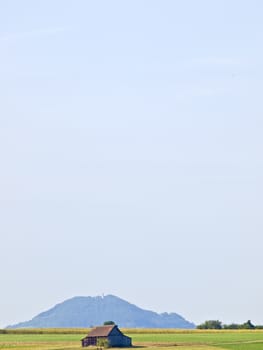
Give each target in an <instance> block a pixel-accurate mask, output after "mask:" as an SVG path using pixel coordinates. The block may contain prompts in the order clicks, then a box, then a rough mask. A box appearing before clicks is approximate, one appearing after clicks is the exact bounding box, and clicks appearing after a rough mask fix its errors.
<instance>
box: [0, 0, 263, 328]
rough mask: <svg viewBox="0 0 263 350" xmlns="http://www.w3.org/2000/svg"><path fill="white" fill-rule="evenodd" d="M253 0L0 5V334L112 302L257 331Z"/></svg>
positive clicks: (258, 119)
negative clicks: (65, 308)
mask: <svg viewBox="0 0 263 350" xmlns="http://www.w3.org/2000/svg"><path fill="white" fill-rule="evenodd" d="M262 11H263V3H262V1H261V0H250V1H247V0H246V1H245V0H227V1H226V0H213V1H210V0H199V1H196V0H184V1H179V0H161V1H160V0H159V1H156V0H126V1H121V0H119V1H118V0H111V1H108V0H96V1H85V0H74V1H73V0H72V1H69V0H45V1H34V0H31V1H30V0H24V1H20V0H0V164H1V167H0V170H1V171H0V217H1V218H0V238H1V245H0V248H1V250H0V252H1V253H0V266H1V288H0V290H1V292H0V295H1V298H0V327H5V326H7V325H8V324H12V323H16V322H19V321H24V320H28V319H31V318H32V317H33V316H35V315H36V314H38V313H40V312H42V311H44V310H47V309H48V308H50V307H52V306H53V305H55V304H57V303H59V302H62V301H63V300H65V299H67V298H70V297H73V296H80V295H82V296H95V295H102V294H103V293H104V294H114V295H117V296H119V297H121V298H124V299H126V300H128V301H129V302H131V303H134V304H136V305H138V306H140V307H143V308H146V309H150V310H154V311H158V312H164V311H167V312H177V313H179V314H181V315H182V316H184V317H185V318H187V319H188V320H190V321H193V322H195V323H197V324H198V323H201V322H203V321H205V320H207V319H219V320H221V321H222V322H224V323H230V322H245V321H247V320H248V319H250V320H252V322H253V323H256V324H263V298H262V292H263V279H262V276H261V275H262V264H263V256H262V246H263V235H262V233H263V223H262V212H263V200H262V198H263V187H262V176H263V159H262V150H263V138H262V133H263V118H262V115H263V114H262V112H263V108H262V91H263V79H262V78H263V46H262V36H263V22H262Z"/></svg>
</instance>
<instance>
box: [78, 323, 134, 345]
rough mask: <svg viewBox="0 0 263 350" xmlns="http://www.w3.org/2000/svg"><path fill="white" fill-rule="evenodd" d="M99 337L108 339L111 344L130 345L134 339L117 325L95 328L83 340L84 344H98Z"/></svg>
mask: <svg viewBox="0 0 263 350" xmlns="http://www.w3.org/2000/svg"><path fill="white" fill-rule="evenodd" d="M98 339H107V340H108V342H109V345H110V346H113V347H114V346H116V347H130V346H132V340H131V338H130V337H127V336H126V335H124V334H123V333H122V332H121V331H120V330H119V328H118V326H116V325H110V326H101V327H96V328H93V329H92V330H91V331H90V332H89V334H88V335H87V336H86V337H85V338H83V339H82V340H81V343H82V346H89V345H93V346H96V345H97V340H98Z"/></svg>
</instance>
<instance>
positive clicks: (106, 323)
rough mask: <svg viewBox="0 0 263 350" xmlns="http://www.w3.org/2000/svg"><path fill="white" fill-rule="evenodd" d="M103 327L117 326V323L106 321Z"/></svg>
mask: <svg viewBox="0 0 263 350" xmlns="http://www.w3.org/2000/svg"><path fill="white" fill-rule="evenodd" d="M103 325H104V326H111V325H115V322H113V321H105V322H104V323H103Z"/></svg>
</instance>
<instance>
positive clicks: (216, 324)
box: [196, 320, 222, 329]
mask: <svg viewBox="0 0 263 350" xmlns="http://www.w3.org/2000/svg"><path fill="white" fill-rule="evenodd" d="M196 328H198V329H222V323H221V322H220V321H218V320H209V321H205V322H204V323H202V324H200V325H199V326H197V327H196Z"/></svg>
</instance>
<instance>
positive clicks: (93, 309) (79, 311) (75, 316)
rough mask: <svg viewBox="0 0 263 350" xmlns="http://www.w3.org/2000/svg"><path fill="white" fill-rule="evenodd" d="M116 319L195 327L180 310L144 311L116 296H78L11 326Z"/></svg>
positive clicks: (129, 324)
mask: <svg viewBox="0 0 263 350" xmlns="http://www.w3.org/2000/svg"><path fill="white" fill-rule="evenodd" d="M107 320H113V321H115V322H116V324H118V325H119V326H120V327H127V328H129V327H130V328H137V327H138V328H194V327H195V325H194V324H193V323H191V322H188V321H186V320H185V319H184V318H183V317H182V316H180V315H178V314H176V313H162V314H158V313H156V312H153V311H148V310H143V309H141V308H139V307H137V306H136V305H133V304H130V303H128V302H127V301H125V300H123V299H120V298H118V297H116V296H113V295H107V296H105V297H100V296H97V297H74V298H71V299H68V300H65V301H64V302H62V303H60V304H57V305H55V306H54V307H53V308H51V309H50V310H47V311H45V312H42V313H41V314H39V315H37V316H35V317H34V318H33V319H32V320H30V321H26V322H21V323H18V324H15V325H11V326H8V327H7V328H67V327H71V328H74V327H80V328H82V327H90V326H95V325H102V324H103V322H104V321H107Z"/></svg>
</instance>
